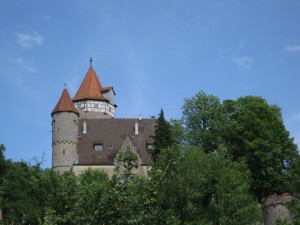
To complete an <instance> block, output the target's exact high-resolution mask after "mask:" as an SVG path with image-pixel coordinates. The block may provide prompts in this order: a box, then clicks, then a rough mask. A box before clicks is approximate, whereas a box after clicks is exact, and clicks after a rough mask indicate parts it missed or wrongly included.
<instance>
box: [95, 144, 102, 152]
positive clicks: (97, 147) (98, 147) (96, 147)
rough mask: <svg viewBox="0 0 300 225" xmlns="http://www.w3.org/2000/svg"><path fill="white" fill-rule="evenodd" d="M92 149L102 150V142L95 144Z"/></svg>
mask: <svg viewBox="0 0 300 225" xmlns="http://www.w3.org/2000/svg"><path fill="white" fill-rule="evenodd" d="M94 149H95V150H96V151H102V150H103V145H102V144H95V145H94Z"/></svg>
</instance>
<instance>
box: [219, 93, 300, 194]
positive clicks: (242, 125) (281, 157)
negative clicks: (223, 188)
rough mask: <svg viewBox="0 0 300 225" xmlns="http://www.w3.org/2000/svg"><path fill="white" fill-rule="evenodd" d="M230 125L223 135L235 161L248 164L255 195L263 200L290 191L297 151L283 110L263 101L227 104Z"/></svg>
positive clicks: (249, 98)
mask: <svg viewBox="0 0 300 225" xmlns="http://www.w3.org/2000/svg"><path fill="white" fill-rule="evenodd" d="M223 108H224V111H225V113H226V117H227V122H226V123H225V124H224V125H225V126H223V131H222V132H220V134H221V135H222V139H223V141H224V143H225V145H226V146H227V148H228V150H229V153H230V155H231V156H232V157H233V159H234V160H245V161H246V163H247V165H248V167H249V169H250V171H251V177H252V180H253V183H252V191H253V192H254V193H255V195H256V196H257V197H258V198H259V199H261V198H262V197H264V196H267V195H269V194H274V193H282V192H288V191H290V187H291V186H290V183H289V181H288V177H289V175H288V174H289V173H290V168H291V165H292V163H293V160H294V159H295V157H296V156H297V147H296V145H295V144H294V143H293V139H292V138H290V137H289V132H288V131H287V130H286V129H285V126H284V123H283V119H282V116H281V111H280V108H279V107H278V106H276V105H269V104H268V103H267V101H266V100H265V99H263V98H261V97H256V96H246V97H241V98H239V99H238V100H236V101H233V100H228V101H224V103H223Z"/></svg>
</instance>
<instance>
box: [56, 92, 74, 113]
mask: <svg viewBox="0 0 300 225" xmlns="http://www.w3.org/2000/svg"><path fill="white" fill-rule="evenodd" d="M56 112H74V113H77V114H79V113H78V111H77V109H76V108H75V106H74V104H73V102H72V100H71V97H70V95H69V92H68V90H67V88H64V90H63V92H62V94H61V96H60V99H59V100H58V102H57V104H56V106H55V108H54V109H53V111H52V113H51V115H53V114H54V113H56Z"/></svg>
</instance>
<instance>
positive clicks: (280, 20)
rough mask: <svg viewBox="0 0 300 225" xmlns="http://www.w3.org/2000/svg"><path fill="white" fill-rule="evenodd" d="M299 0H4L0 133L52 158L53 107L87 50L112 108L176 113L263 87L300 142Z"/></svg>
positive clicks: (124, 114) (22, 149)
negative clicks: (189, 104) (202, 99)
mask: <svg viewBox="0 0 300 225" xmlns="http://www.w3.org/2000/svg"><path fill="white" fill-rule="evenodd" d="M299 11H300V1H299V0H251V1H246V0H226V1H224V0H215V1H212V0H151V1H148V0H147V1H146V0H128V1H124V0H119V1H113V0H112V1H101V0H73V1H61V0H60V1H58V0H51V1H50V0H1V1H0V27H1V29H0V81H1V87H0V96H1V104H0V110H1V111H0V115H1V129H0V143H3V144H4V145H5V146H6V148H7V149H6V157H7V158H11V159H13V160H15V161H17V160H21V159H23V160H26V161H28V162H31V163H34V159H35V157H37V158H38V159H40V158H41V156H42V155H43V153H45V158H44V159H45V163H44V166H45V167H50V166H51V148H52V147H51V132H50V130H51V115H50V113H51V111H52V109H53V108H54V106H55V104H56V103H57V101H58V99H59V97H60V95H61V92H62V90H63V88H64V84H65V83H66V84H67V87H68V90H69V92H70V94H71V96H72V97H73V96H74V95H75V93H76V91H77V89H78V88H79V85H80V84H81V81H82V79H83V78H84V76H85V74H86V72H87V70H88V67H89V58H90V57H93V67H94V69H95V70H96V72H97V74H98V76H99V78H100V80H101V82H102V85H103V86H109V85H112V86H113V87H114V89H115V91H116V94H117V95H116V97H115V99H116V104H117V105H118V108H117V114H116V116H117V117H118V118H132V117H138V115H139V114H142V115H143V116H144V117H150V116H152V115H155V116H157V114H158V113H159V111H160V109H161V108H163V109H164V111H165V115H166V117H167V119H169V118H175V119H179V118H181V111H182V109H181V107H182V105H183V101H184V98H189V97H192V96H193V95H195V94H196V92H198V91H200V90H203V91H204V92H206V93H207V94H213V95H216V96H218V97H219V98H220V99H221V100H224V99H236V98H238V97H241V96H245V95H258V96H262V97H264V98H265V99H267V101H268V102H269V103H270V104H278V105H279V106H280V107H281V108H282V113H283V117H284V122H285V125H286V128H287V130H289V131H290V133H291V136H292V137H294V138H295V142H296V143H297V144H298V145H299V144H300V101H299V99H300V88H299V87H298V86H299V84H300V29H299V28H300V13H299Z"/></svg>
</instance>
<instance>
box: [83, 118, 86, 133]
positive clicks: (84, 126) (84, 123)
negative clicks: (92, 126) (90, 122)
mask: <svg viewBox="0 0 300 225" xmlns="http://www.w3.org/2000/svg"><path fill="white" fill-rule="evenodd" d="M82 133H83V134H86V122H85V121H83V131H82Z"/></svg>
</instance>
